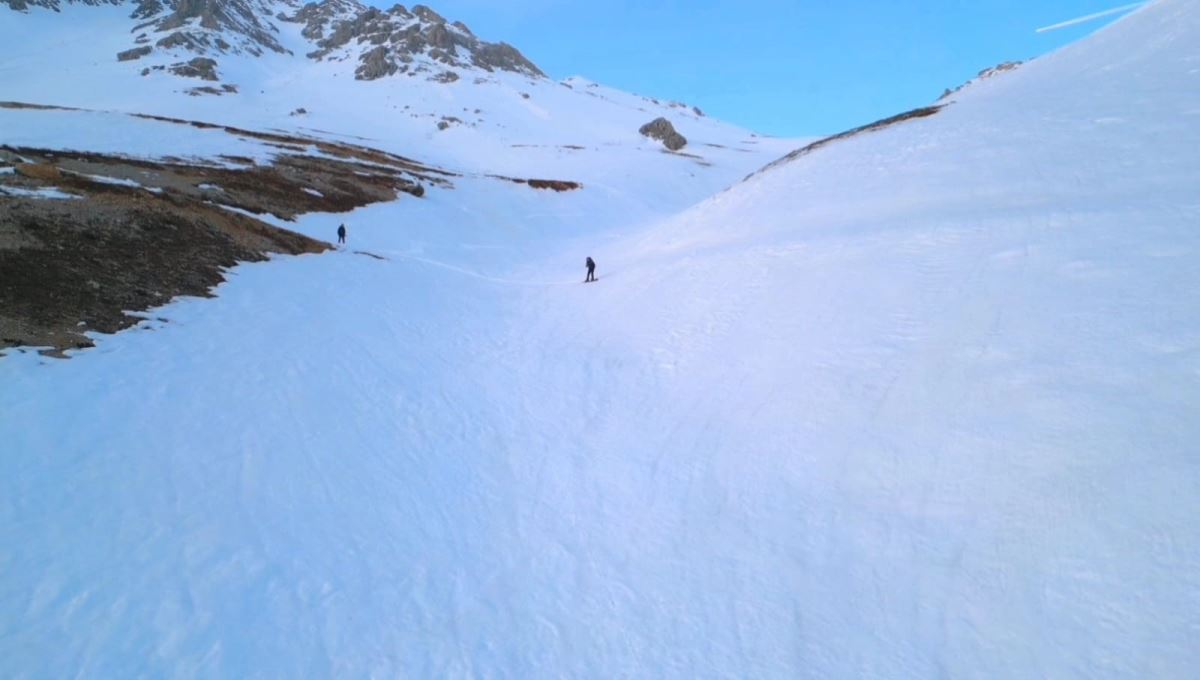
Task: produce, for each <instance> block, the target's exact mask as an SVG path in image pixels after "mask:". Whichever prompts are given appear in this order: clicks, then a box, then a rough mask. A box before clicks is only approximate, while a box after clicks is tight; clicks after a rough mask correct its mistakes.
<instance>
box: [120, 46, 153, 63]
mask: <svg viewBox="0 0 1200 680" xmlns="http://www.w3.org/2000/svg"><path fill="white" fill-rule="evenodd" d="M153 51H154V48H153V47H150V46H149V45H146V46H144V47H135V48H133V49H132V50H125V51H124V52H117V61H133V60H134V59H141V58H142V57H144V56H146V55H147V54H150V53H151V52H153Z"/></svg>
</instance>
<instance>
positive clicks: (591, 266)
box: [583, 257, 596, 283]
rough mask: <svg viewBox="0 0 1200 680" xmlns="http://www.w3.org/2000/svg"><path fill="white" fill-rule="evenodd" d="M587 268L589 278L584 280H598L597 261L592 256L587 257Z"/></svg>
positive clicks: (585, 281)
mask: <svg viewBox="0 0 1200 680" xmlns="http://www.w3.org/2000/svg"><path fill="white" fill-rule="evenodd" d="M587 269H588V272H587V278H586V279H584V280H583V282H584V283H587V282H589V281H595V280H596V262H595V261H594V260H592V258H590V257H589V258H588V259H587Z"/></svg>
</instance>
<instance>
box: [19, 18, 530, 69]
mask: <svg viewBox="0 0 1200 680" xmlns="http://www.w3.org/2000/svg"><path fill="white" fill-rule="evenodd" d="M0 3H2V4H5V5H8V6H9V8H10V9H12V10H15V11H20V12H28V11H37V10H39V9H41V10H52V11H60V10H61V9H62V7H63V5H65V4H86V5H97V4H113V5H128V6H129V7H130V8H131V12H130V19H131V21H132V22H134V25H133V27H132V31H131V33H132V34H133V36H134V38H133V44H131V45H130V48H129V49H127V50H122V51H121V52H120V53H119V54H118V55H116V57H117V58H118V59H120V60H121V61H130V60H135V59H141V58H143V57H147V56H150V55H151V54H154V53H155V52H158V51H165V52H170V53H172V54H175V53H176V52H178V51H186V52H191V53H194V54H197V55H203V56H206V57H219V56H221V55H224V54H245V55H250V56H261V55H262V54H264V53H267V52H275V53H290V51H289V50H288V49H287V48H286V47H285V46H284V42H283V41H282V40H281V34H282V30H281V28H282V27H283V26H284V25H285V24H299V25H300V27H301V35H303V37H304V38H305V39H306V40H307V41H309V43H310V47H309V48H308V49H305V51H304V54H303V55H301V56H304V57H307V58H310V59H316V60H324V59H333V58H336V59H339V60H344V59H353V60H355V61H357V62H358V67H357V69H356V73H355V75H356V77H357V78H359V79H361V80H375V79H378V78H384V77H388V76H397V75H410V76H411V75H417V74H421V73H425V74H427V77H429V78H430V79H432V80H437V81H440V82H454V81H455V80H458V79H459V77H460V74H459V73H457V71H467V70H481V71H485V72H493V71H509V72H513V73H520V74H523V75H527V76H530V77H535V78H536V77H543V76H544V74H543V73H542V71H541V69H539V68H538V67H537V66H536V65H534V64H533V62H531V61H529V60H528V59H526V58H525V56H524V55H522V54H521V53H520V52H519V51H518V50H517V49H516V48H514V47H513V46H511V45H508V44H506V43H502V42H501V43H490V42H486V41H484V40H481V39H479V38H478V37H476V36H475V34H474V33H472V32H471V30H470V29H469V28H467V26H466V25H465V24H463V23H462V22H458V21H455V22H450V21H447V20H446V19H445V18H444V17H442V16H441V15H439V14H438V13H437V12H435V11H434V10H432V9H430V8H429V7H426V6H424V5H416V6H414V7H413V8H412V9H411V10H409V9H407V8H405V7H404V6H403V5H396V6H394V7H392V8H391V9H388V10H380V9H376V8H374V7H367V6H366V5H363V4H362V3H360V2H358V1H357V0H322V1H321V2H310V3H308V4H303V3H301V2H300V0H0ZM176 56H178V55H176Z"/></svg>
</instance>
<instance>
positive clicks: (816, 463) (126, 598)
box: [0, 0, 1200, 678]
mask: <svg viewBox="0 0 1200 680" xmlns="http://www.w3.org/2000/svg"><path fill="white" fill-rule="evenodd" d="M1198 80H1200V3H1197V2H1194V1H1192V0H1167V1H1164V2H1159V3H1155V4H1153V5H1150V6H1148V7H1147V8H1145V9H1143V10H1141V11H1139V12H1136V13H1134V14H1133V15H1131V16H1130V17H1128V18H1126V19H1124V20H1122V21H1121V22H1119V23H1118V24H1116V25H1115V26H1113V27H1112V28H1110V29H1108V30H1106V31H1103V32H1101V33H1100V34H1098V35H1097V36H1095V37H1093V38H1092V39H1090V40H1089V41H1087V42H1085V43H1082V44H1079V45H1077V46H1074V47H1072V48H1069V49H1067V50H1064V51H1062V52H1060V53H1058V54H1055V55H1053V56H1051V57H1049V58H1047V59H1044V60H1039V61H1037V62H1034V63H1033V64H1030V65H1027V66H1026V67H1023V68H1022V69H1021V70H1019V71H1017V72H1015V73H1011V74H1007V75H1005V76H1004V77H1002V78H997V79H995V80H990V81H984V82H980V83H976V84H974V85H972V86H971V87H969V88H967V89H966V90H964V91H963V92H962V93H960V94H958V95H956V97H957V100H958V101H957V102H956V103H955V104H953V105H952V106H950V107H948V108H947V109H945V110H944V111H942V112H941V113H939V114H937V115H936V116H933V117H931V118H927V119H922V120H919V121H913V122H910V123H906V124H905V125H903V126H898V127H895V128H892V129H888V130H884V131H880V132H876V133H872V134H868V135H863V136H860V137H855V138H852V139H847V140H842V141H840V142H838V143H836V144H831V145H828V146H827V147H825V148H824V149H822V150H821V151H820V153H818V154H812V155H810V156H807V157H805V158H803V159H801V160H799V161H797V162H794V163H791V164H787V165H784V166H781V167H779V168H777V169H775V170H772V171H771V172H768V173H764V174H763V175H760V176H758V177H755V178H754V179H752V180H750V181H748V182H746V183H743V184H740V185H737V186H735V187H733V188H732V189H730V190H729V191H727V192H725V193H722V194H720V195H718V196H715V197H713V198H712V199H711V200H709V201H707V202H705V203H703V204H701V205H699V206H697V207H696V208H695V209H694V210H691V211H688V212H685V213H683V214H681V215H679V216H678V217H676V218H673V219H671V220H668V221H665V222H663V223H660V224H657V225H656V226H654V227H652V228H624V229H621V230H617V229H615V227H616V225H617V224H619V222H620V220H619V218H620V215H619V213H617V212H615V211H614V212H613V213H605V212H603V209H602V206H599V205H597V204H595V203H588V201H592V200H595V199H593V198H589V197H588V196H587V195H586V194H582V195H580V196H577V197H561V198H556V199H554V200H555V201H556V202H561V204H560V206H559V207H561V208H564V209H566V208H590V209H592V210H595V211H596V214H597V218H596V219H597V220H598V221H601V222H603V224H604V225H605V227H606V228H605V229H603V230H597V233H596V234H595V236H594V237H593V238H590V239H588V240H589V241H590V243H588V246H589V247H588V248H587V249H586V252H587V253H588V254H591V255H593V256H594V257H595V258H596V260H597V262H598V263H599V264H600V265H601V269H600V273H601V275H602V276H604V275H605V273H606V270H605V269H604V267H607V266H610V263H611V265H612V266H614V268H617V267H619V269H620V276H619V277H614V278H613V280H611V281H609V282H606V284H605V285H603V286H590V287H584V286H565V285H564V286H541V285H539V286H533V285H510V284H509V283H499V282H497V281H495V280H489V279H500V280H502V281H505V282H515V281H545V280H557V279H558V278H559V277H560V276H561V277H562V278H563V279H564V280H565V279H566V278H568V277H570V276H574V275H576V274H580V275H581V274H582V272H581V267H580V264H581V262H582V256H581V253H582V252H584V251H583V249H582V248H581V243H582V240H581V239H580V238H579V233H578V232H571V231H568V230H566V229H563V228H562V225H561V224H560V225H555V224H554V222H553V221H552V220H551V219H549V218H547V219H546V220H545V221H536V220H535V221H534V223H532V224H530V225H527V226H525V227H524V228H521V229H513V230H511V231H508V230H506V231H503V232H502V233H501V232H499V231H497V230H495V229H492V228H491V225H489V224H487V223H486V221H485V220H482V219H481V220H480V221H478V222H464V220H463V214H464V213H463V212H462V211H460V210H458V209H457V207H455V206H454V205H453V202H452V201H451V200H449V199H444V198H439V197H438V195H437V194H433V195H431V198H430V199H429V200H428V201H426V202H422V203H420V204H414V203H412V202H409V203H407V204H406V203H404V202H401V203H398V204H395V205H391V206H376V207H372V208H368V209H364V210H361V211H358V212H357V213H356V214H355V215H352V216H350V218H349V220H348V221H349V222H350V223H351V224H352V225H354V228H353V230H352V236H351V246H352V247H354V248H362V249H364V250H368V251H371V252H378V253H387V254H390V255H395V254H399V253H408V254H412V255H413V256H415V257H420V258H425V259H428V260H431V261H433V264H431V265H430V266H426V265H425V264H421V265H420V266H416V265H417V264H419V263H413V262H411V261H409V260H404V259H397V260H392V261H386V262H385V261H377V260H374V259H371V258H367V257H339V256H320V257H299V258H290V259H278V260H275V261H272V262H268V263H261V264H254V265H246V266H242V267H239V268H238V269H237V270H235V272H234V274H235V275H234V276H233V277H232V279H231V280H230V282H229V283H227V284H225V285H223V286H222V287H221V288H220V290H219V297H218V298H217V299H216V300H211V301H208V300H205V301H201V300H184V301H179V302H176V303H173V304H171V305H169V306H168V307H167V308H165V309H164V310H163V313H164V314H165V315H166V316H167V317H168V318H169V319H170V322H169V323H167V324H157V323H154V322H151V323H150V324H148V325H150V326H152V327H153V328H154V330H153V331H152V332H151V331H134V332H126V333H122V334H119V335H117V336H114V337H109V338H100V339H99V340H98V346H97V348H96V349H95V350H91V351H86V352H81V353H78V354H77V355H76V356H75V357H74V358H72V359H71V360H69V361H66V362H61V361H53V360H47V359H41V358H39V357H36V356H35V355H31V354H25V355H14V356H9V357H7V358H4V359H3V360H0V414H2V416H0V418H2V420H0V429H2V431H0V435H2V436H0V441H4V442H5V447H6V448H5V451H4V455H3V456H0V499H2V500H0V546H3V547H0V575H2V576H3V577H2V578H0V675H4V676H6V677H21V676H32V677H62V676H84V677H114V676H128V675H149V676H160V675H170V676H176V675H178V676H188V675H205V676H229V677H243V676H265V677H297V676H305V677H310V676H335V677H345V676H350V677H362V676H383V677H394V676H407V677H446V676H449V677H480V676H482V677H513V678H524V677H604V678H607V677H731V676H732V677H764V678H767V677H770V678H775V677H777V678H795V677H812V678H829V677H887V678H893V677H943V676H944V677H1010V678H1030V677H1054V678H1143V677H1154V678H1188V677H1190V676H1192V675H1193V674H1194V669H1195V668H1196V667H1198V666H1200V651H1198V650H1197V648H1196V645H1195V644H1194V640H1195V637H1196V632H1197V631H1198V630H1200V613H1198V612H1200V528H1198V525H1197V524H1196V522H1195V517H1196V516H1197V514H1200V496H1198V495H1197V494H1196V490H1197V489H1198V488H1200V459H1198V458H1197V453H1196V452H1197V442H1200V424H1198V421H1197V419H1196V417H1195V414H1196V413H1198V412H1200V313H1198V311H1197V307H1196V300H1197V299H1200V270H1198V269H1197V267H1196V266H1195V259H1196V255H1197V253H1200V230H1198V229H1197V228H1196V225H1197V224H1200V202H1198V201H1197V198H1196V193H1195V188H1196V187H1197V186H1200V159H1198V158H1197V156H1196V154H1195V149H1196V148H1200V87H1197V85H1200V83H1198ZM471 189H472V191H473V192H474V193H471V194H469V195H471V196H473V197H474V198H475V199H476V200H478V201H479V205H487V206H492V209H503V210H505V211H508V212H509V214H511V215H514V216H517V215H525V214H532V213H533V212H535V211H533V210H529V202H532V201H533V200H534V199H530V198H529V197H528V196H527V195H525V194H508V193H503V192H500V191H499V190H496V192H494V193H489V191H491V190H490V189H487V188H486V187H485V185H482V184H480V185H477V186H476V185H473V186H472V187H471ZM462 195H468V194H462ZM456 198H457V196H456ZM537 200H542V199H541V198H539V199H537ZM631 203H636V201H631ZM414 213H416V214H414ZM339 221H342V218H341V217H340V216H315V217H312V218H309V219H306V220H305V221H304V222H302V224H301V228H303V229H305V230H306V231H309V232H311V233H316V234H329V233H332V227H333V226H336V224H337V223H338V222H339ZM397 224H403V225H410V226H409V227H408V228H407V229H398V228H397V227H396V225H397ZM451 225H454V226H453V227H452V226H451ZM556 226H557V229H556ZM439 238H440V240H439ZM461 243H469V244H471V246H470V247H464V246H460V245H458V244H461ZM596 244H599V245H596ZM548 272H553V273H548Z"/></svg>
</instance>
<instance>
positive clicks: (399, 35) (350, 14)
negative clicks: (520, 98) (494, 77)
mask: <svg viewBox="0 0 1200 680" xmlns="http://www.w3.org/2000/svg"><path fill="white" fill-rule="evenodd" d="M280 18H281V19H283V20H284V21H291V22H295V23H300V24H302V25H303V26H304V28H303V29H302V33H303V35H304V36H305V37H306V38H308V39H309V40H312V41H313V42H314V43H315V44H316V46H317V49H315V50H313V51H312V52H311V53H309V54H308V56H309V57H310V58H313V59H325V58H327V57H329V56H331V55H332V54H335V53H340V52H344V51H347V50H349V51H351V52H354V51H357V52H358V59H359V62H360V65H359V68H358V70H357V77H359V78H360V79H363V80H375V79H377V78H383V77H386V76H390V75H396V74H411V73H419V72H421V71H424V70H429V62H432V63H433V64H435V65H436V64H440V65H444V66H447V67H455V68H461V69H470V68H476V69H482V70H484V71H497V70H499V71H512V72H514V73H523V74H525V75H529V76H534V77H541V76H543V75H544V74H543V73H542V71H541V69H539V68H538V67H537V66H535V65H534V64H533V62H531V61H529V60H528V59H526V58H525V57H524V56H523V55H522V54H521V53H520V52H518V51H517V50H516V48H514V47H512V46H511V45H508V44H505V43H488V42H484V41H482V40H480V39H479V38H477V37H475V34H473V33H472V32H471V29H469V28H467V26H466V25H465V24H463V23H462V22H460V21H456V22H454V23H450V22H447V21H446V19H444V18H443V17H442V16H441V15H439V14H438V13H437V12H435V11H433V10H432V9H430V8H428V7H426V6H424V5H416V6H415V7H413V8H412V11H409V10H408V9H406V8H405V7H404V6H403V5H396V6H394V7H392V8H391V9H389V10H386V11H384V10H379V9H375V8H373V7H372V8H367V7H364V6H362V5H360V4H359V3H357V2H354V1H353V0H324V2H320V3H310V4H308V5H305V6H304V7H303V8H301V9H300V10H298V11H297V12H295V13H294V14H292V15H290V16H284V15H281V16H280ZM422 56H424V57H427V60H421V59H419V57H422Z"/></svg>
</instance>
